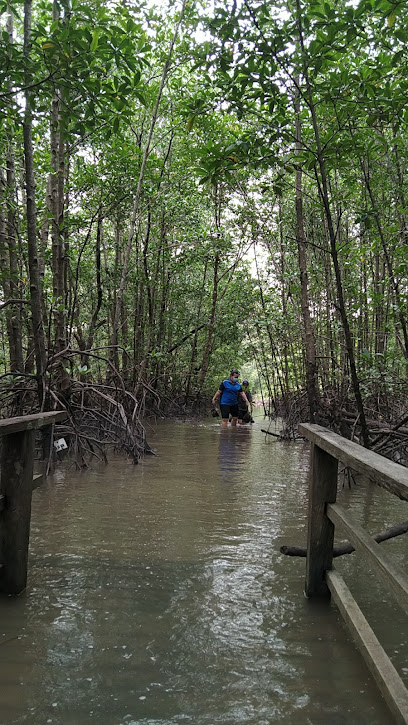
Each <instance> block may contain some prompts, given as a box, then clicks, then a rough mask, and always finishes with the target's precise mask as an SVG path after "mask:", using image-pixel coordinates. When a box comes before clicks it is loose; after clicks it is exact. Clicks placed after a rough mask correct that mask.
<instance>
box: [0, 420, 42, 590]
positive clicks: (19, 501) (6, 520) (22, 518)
mask: <svg viewBox="0 0 408 725" xmlns="http://www.w3.org/2000/svg"><path fill="white" fill-rule="evenodd" d="M34 435H35V434H34V430H24V431H19V432H17V433H11V434H9V435H6V436H5V437H4V440H3V443H2V455H1V484H0V494H2V495H3V496H4V497H5V506H4V510H3V512H2V515H1V526H0V551H1V558H2V564H3V567H2V568H1V570H0V591H2V592H5V593H6V594H21V592H22V591H24V589H25V587H26V584H27V563H28V545H29V539H30V519H31V495H32V490H33V464H34Z"/></svg>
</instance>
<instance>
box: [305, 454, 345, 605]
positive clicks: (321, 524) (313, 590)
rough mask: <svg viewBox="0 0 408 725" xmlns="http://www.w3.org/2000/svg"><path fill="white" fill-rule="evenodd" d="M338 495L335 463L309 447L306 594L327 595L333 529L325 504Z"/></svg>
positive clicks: (313, 595)
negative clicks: (326, 575)
mask: <svg viewBox="0 0 408 725" xmlns="http://www.w3.org/2000/svg"><path fill="white" fill-rule="evenodd" d="M336 495H337V460H336V458H333V456H331V455H330V454H329V453H326V452H325V451H323V450H322V449H321V448H319V447H318V446H316V445H313V446H312V451H311V466H310V479H309V513H308V530H307V559H306V581H305V594H306V596H307V597H316V596H330V594H329V591H328V588H327V584H326V579H325V573H326V569H330V568H331V565H332V559H333V540H334V526H333V524H332V522H331V521H330V519H328V517H327V516H326V503H327V501H330V502H332V503H334V502H335V501H336Z"/></svg>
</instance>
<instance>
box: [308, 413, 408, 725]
mask: <svg viewBox="0 0 408 725" xmlns="http://www.w3.org/2000/svg"><path fill="white" fill-rule="evenodd" d="M299 432H300V433H301V435H303V436H305V438H307V439H308V440H310V441H311V443H312V450H311V472H310V484H309V512H308V534H307V559H306V562H307V563H306V583H305V593H306V596H308V597H314V596H330V594H331V595H332V597H333V599H334V601H335V602H336V604H337V606H338V607H339V609H340V612H341V613H342V615H343V617H344V619H345V621H346V623H347V624H348V626H349V628H350V630H351V633H352V635H353V637H354V639H355V641H356V642H357V645H358V646H359V648H360V650H361V652H362V654H363V656H364V659H365V660H366V662H367V664H368V666H369V668H370V670H371V672H372V674H373V675H374V678H375V680H376V682H377V684H378V686H379V687H380V690H381V692H382V694H383V696H384V698H385V700H386V701H387V703H388V706H389V707H390V709H391V711H392V712H393V713H394V716H395V717H396V719H397V722H398V723H408V690H407V688H406V687H405V685H404V683H403V681H402V679H401V677H400V676H399V674H398V672H397V671H396V669H395V667H394V665H393V664H392V662H391V660H390V659H389V657H388V655H387V654H386V652H385V651H384V649H383V647H382V646H381V644H380V642H379V641H378V639H377V637H376V635H375V634H374V632H373V630H372V629H371V627H370V626H369V624H368V622H367V620H366V619H365V617H364V615H363V613H362V612H361V610H360V608H359V606H358V605H357V602H356V601H355V599H354V598H353V596H352V594H351V592H350V590H349V589H348V587H347V585H346V583H345V582H344V580H343V578H342V577H341V576H340V574H339V573H338V572H337V571H335V569H334V567H333V563H332V562H333V541H334V527H335V525H336V526H340V527H341V528H342V529H343V530H344V531H345V532H346V534H347V537H348V539H349V541H350V542H351V543H352V544H353V546H354V548H355V549H356V550H357V551H358V552H360V553H361V554H362V555H363V556H364V557H365V558H366V559H367V560H368V561H369V562H370V564H372V565H373V566H374V568H375V570H376V572H377V573H378V574H379V576H380V577H381V578H382V580H383V581H384V582H385V583H386V585H387V586H388V587H389V588H390V590H391V591H392V593H393V594H394V596H395V598H396V599H397V601H398V603H399V604H400V605H401V607H403V608H404V609H405V611H406V612H408V577H407V576H406V575H405V574H404V572H402V571H400V570H399V569H398V567H397V566H396V565H395V564H394V562H393V560H392V557H390V556H389V555H388V554H387V553H385V552H384V551H381V547H380V545H379V544H378V543H377V542H376V541H374V539H373V538H372V537H371V536H369V534H367V532H366V531H365V530H364V529H363V528H362V527H361V526H360V525H359V524H357V523H356V522H354V521H353V520H352V517H351V516H350V515H349V513H348V512H347V511H346V510H345V509H343V508H342V507H341V506H339V505H338V504H336V495H337V468H338V461H341V462H342V463H344V464H345V465H346V466H350V468H352V469H354V470H356V471H358V472H360V473H363V474H365V475H366V476H368V477H369V478H370V479H371V480H372V481H374V482H375V483H377V484H378V485H379V486H382V487H383V488H385V489H387V490H388V491H389V492H390V493H393V494H395V495H396V496H398V497H399V498H400V499H403V500H404V501H408V469H407V468H405V467H403V466H400V465H399V464H397V463H394V462H392V461H389V460H388V459H386V458H383V456H380V455H378V454H377V453H373V452H372V451H368V450H366V449H365V448H363V447H362V446H359V445H358V444H357V443H353V442H352V441H349V440H346V439H345V438H342V437H341V436H339V435H337V434H336V433H333V432H332V431H330V430H327V429H326V428H322V427H321V426H319V425H313V424H306V423H304V424H301V425H300V426H299Z"/></svg>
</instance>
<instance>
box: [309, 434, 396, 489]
mask: <svg viewBox="0 0 408 725" xmlns="http://www.w3.org/2000/svg"><path fill="white" fill-rule="evenodd" d="M299 433H300V434H301V435H303V436H304V437H305V438H307V439H308V440H310V441H311V442H312V443H314V444H315V445H318V446H319V447H320V448H322V449H323V450H324V451H326V452H327V453H329V454H330V455H332V456H334V457H335V458H338V459H339V461H341V462H342V463H344V464H345V465H346V466H350V467H351V468H354V469H355V470H356V471H359V473H364V474H365V475H367V476H369V477H370V479H371V480H372V481H374V482H375V483H377V484H378V485H379V486H382V487H383V488H386V489H387V491H390V492H391V493H393V494H395V495H396V496H398V497H399V498H401V499H403V500H404V501H408V469H407V468H405V467H404V466H400V465H399V464H398V463H395V462H394V461H390V460H388V458H384V456H380V455H379V453H374V452H373V451H369V450H367V449H366V448H363V446H360V445H359V444H358V443H354V442H353V441H349V440H347V438H343V437H342V436H340V435H338V434H337V433H333V431H330V430H327V428H323V427H322V426H320V425H316V424H314V423H301V424H300V425H299Z"/></svg>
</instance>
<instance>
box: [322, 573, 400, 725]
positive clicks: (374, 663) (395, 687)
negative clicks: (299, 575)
mask: <svg viewBox="0 0 408 725" xmlns="http://www.w3.org/2000/svg"><path fill="white" fill-rule="evenodd" d="M327 584H328V586H329V589H330V592H331V594H332V597H333V600H334V601H335V602H336V604H337V606H338V608H339V610H340V611H341V613H342V615H343V617H344V620H345V621H346V623H347V625H348V627H349V628H350V630H351V633H352V635H353V638H354V640H355V641H356V643H357V646H358V647H359V649H360V651H361V653H362V655H363V657H364V659H365V661H366V663H367V665H368V667H369V669H370V671H371V673H372V674H373V676H374V678H375V680H376V682H377V685H378V686H379V688H380V690H381V692H382V694H383V696H384V698H385V700H386V702H387V704H388V707H389V708H390V710H391V712H392V713H393V714H394V716H395V718H396V720H397V723H399V724H403V725H407V723H408V690H407V688H406V687H405V685H404V683H403V681H402V680H401V677H400V676H399V674H398V672H397V670H396V669H395V667H394V665H393V664H392V662H391V660H390V659H389V657H388V655H387V654H386V652H385V651H384V649H383V647H382V646H381V644H380V643H379V641H378V639H377V637H376V636H375V634H374V632H373V630H372V629H371V627H370V625H369V624H368V622H367V620H366V618H365V617H364V615H363V613H362V611H361V609H360V608H359V606H358V604H357V602H356V601H355V599H354V598H353V596H352V594H351V592H350V590H349V589H348V587H347V585H346V583H345V582H344V580H343V579H342V577H341V576H340V575H339V574H338V572H336V571H335V570H332V571H328V572H327Z"/></svg>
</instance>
